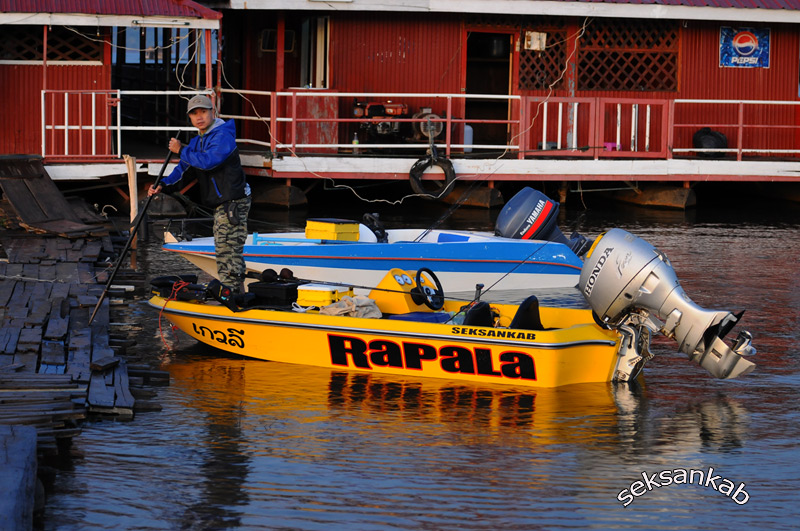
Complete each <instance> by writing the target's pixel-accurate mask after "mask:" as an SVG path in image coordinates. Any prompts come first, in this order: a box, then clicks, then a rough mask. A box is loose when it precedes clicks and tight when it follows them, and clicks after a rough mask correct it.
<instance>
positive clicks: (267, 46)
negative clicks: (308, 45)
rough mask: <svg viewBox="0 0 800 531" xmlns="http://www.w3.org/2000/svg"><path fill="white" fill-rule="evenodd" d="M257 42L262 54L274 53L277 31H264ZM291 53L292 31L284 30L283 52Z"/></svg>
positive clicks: (292, 45)
mask: <svg viewBox="0 0 800 531" xmlns="http://www.w3.org/2000/svg"><path fill="white" fill-rule="evenodd" d="M258 42H259V48H260V50H261V51H262V52H274V51H275V50H276V49H277V48H278V30H275V29H265V30H264V31H262V32H261V36H260V37H259V39H258ZM293 51H294V31H292V30H286V32H285V33H284V36H283V52H284V53H292V52H293Z"/></svg>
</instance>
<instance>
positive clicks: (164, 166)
mask: <svg viewBox="0 0 800 531" xmlns="http://www.w3.org/2000/svg"><path fill="white" fill-rule="evenodd" d="M179 134H180V132H178V134H176V135H175V138H177V137H178V135H179ZM171 159H172V151H170V152H169V153H168V154H167V158H166V159H165V160H164V164H162V165H161V171H159V172H158V177H157V178H156V182H155V183H153V187H154V188H157V187H158V185H159V184H161V178H162V177H163V176H164V170H166V169H167V165H168V164H169V161H170V160H171ZM152 199H153V196H152V195H148V196H147V200H146V201H145V202H144V206H143V207H142V210H141V212H139V215H138V216H136V221H135V223H134V224H133V227H132V228H131V235H130V236H129V237H128V241H127V242H125V247H123V248H122V251H121V252H120V255H119V258H117V263H116V264H114V270H113V271H112V272H111V275H109V277H108V281H107V282H106V287H105V289H103V293H101V294H100V298H99V299H97V304H96V305H95V307H94V311H93V312H92V316H91V317H89V324H92V321H94V316H95V315H97V310H99V309H100V305H101V304H102V303H103V300H104V299H105V298H106V294H107V293H108V288H109V287H111V283H112V282H113V281H114V277H115V276H117V271H119V267H120V266H121V265H122V260H123V259H124V258H125V255H126V254H127V253H128V250H129V249H130V248H131V242H133V239H134V238H135V237H136V231H137V230H139V225H141V224H142V220H143V219H144V215H145V214H146V213H147V208H148V207H149V206H150V201H152Z"/></svg>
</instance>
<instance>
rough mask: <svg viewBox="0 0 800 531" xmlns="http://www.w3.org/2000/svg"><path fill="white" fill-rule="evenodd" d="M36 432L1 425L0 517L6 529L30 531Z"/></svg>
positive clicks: (26, 427)
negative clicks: (0, 494)
mask: <svg viewBox="0 0 800 531" xmlns="http://www.w3.org/2000/svg"><path fill="white" fill-rule="evenodd" d="M36 438H37V435H36V428H33V427H31V426H5V425H0V448H3V451H2V452H0V470H2V471H3V473H2V474H0V492H2V493H3V495H2V496H0V515H2V519H3V527H4V528H7V529H33V507H34V497H35V492H36Z"/></svg>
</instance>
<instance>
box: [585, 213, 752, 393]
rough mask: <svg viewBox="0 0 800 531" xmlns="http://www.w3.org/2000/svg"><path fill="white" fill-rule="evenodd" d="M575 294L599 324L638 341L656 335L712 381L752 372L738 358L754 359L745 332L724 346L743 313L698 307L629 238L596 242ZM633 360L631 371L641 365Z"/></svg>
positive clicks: (664, 267) (643, 246)
mask: <svg viewBox="0 0 800 531" xmlns="http://www.w3.org/2000/svg"><path fill="white" fill-rule="evenodd" d="M578 288H579V289H580V290H581V292H582V293H583V295H584V297H586V300H587V301H588V303H589V305H590V306H591V307H592V310H594V312H595V314H596V315H597V316H598V317H599V318H600V320H601V321H603V322H604V323H606V324H608V325H610V326H612V327H614V328H616V329H618V330H620V331H623V332H625V331H627V332H628V333H634V332H635V334H634V335H637V337H638V333H641V332H644V330H643V329H644V328H646V329H648V330H649V331H652V332H653V333H657V332H660V333H662V334H664V335H665V336H667V337H670V338H672V339H674V340H675V341H677V342H678V345H679V349H680V351H681V352H683V353H685V354H686V355H688V356H689V359H691V360H692V361H694V362H695V363H697V364H699V365H700V366H701V367H703V368H704V369H705V370H707V371H708V372H709V373H711V374H712V375H713V376H715V377H717V378H736V377H737V376H743V375H745V374H747V373H749V372H750V371H752V370H753V369H754V368H755V364H753V363H751V362H750V361H748V360H746V359H744V358H743V357H742V356H744V355H750V354H755V348H754V347H753V346H752V345H751V344H750V342H751V339H752V336H751V335H750V333H749V332H746V331H742V332H740V333H739V337H738V338H737V339H736V341H735V343H734V344H733V346H729V345H728V344H727V343H725V342H724V341H723V338H724V337H725V335H726V334H727V333H728V332H730V330H731V329H732V328H733V327H734V326H735V325H736V323H737V322H738V321H739V319H740V318H741V316H742V313H743V312H742V313H738V314H733V313H731V312H726V311H714V310H706V309H704V308H701V307H700V306H698V305H697V304H696V303H694V302H693V301H692V300H691V299H690V298H689V296H688V295H687V294H686V292H685V291H684V290H683V288H682V287H681V285H680V283H679V282H678V278H677V276H676V275H675V271H674V270H673V269H672V265H671V264H670V262H669V260H668V259H667V257H666V256H665V255H664V254H663V253H662V252H660V251H659V250H658V249H656V248H655V247H653V246H652V245H650V244H649V243H647V242H646V241H644V240H642V239H641V238H638V237H636V236H634V235H633V234H630V233H629V232H626V231H624V230H622V229H611V230H610V231H608V232H606V233H605V234H602V235H601V236H600V237H599V238H598V239H597V241H596V242H595V244H594V246H593V247H592V249H591V250H590V251H589V253H588V254H587V255H586V258H585V262H584V265H583V268H582V269H581V276H580V280H579V281H578ZM662 321H663V322H662ZM632 360H633V361H632V364H631V365H632V368H633V365H636V364H638V363H639V361H640V360H639V359H633V358H632ZM645 361H646V360H645ZM634 370H637V371H638V370H641V367H638V368H634ZM623 372H624V371H623ZM621 379H625V378H624V377H623V378H621Z"/></svg>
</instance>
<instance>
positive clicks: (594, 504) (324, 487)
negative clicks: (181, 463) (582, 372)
mask: <svg viewBox="0 0 800 531" xmlns="http://www.w3.org/2000/svg"><path fill="white" fill-rule="evenodd" d="M196 351H202V352H204V353H205V354H207V355H211V356H213V357H204V356H191V355H190V356H187V355H186V354H185V353H183V354H180V355H178V356H176V357H175V359H174V361H173V362H172V363H170V364H169V365H168V366H167V368H168V369H169V371H170V373H171V374H172V376H173V383H172V388H171V390H172V392H174V393H177V394H178V395H180V396H181V398H180V400H181V402H183V403H184V404H183V405H184V407H187V408H188V409H190V410H191V409H193V410H194V412H195V413H201V416H203V417H204V418H205V420H204V424H205V428H204V429H205V432H206V433H205V436H204V437H202V439H204V440H205V442H203V443H202V446H203V449H202V450H201V451H202V453H203V455H204V460H205V464H204V465H203V466H201V467H199V469H200V470H202V473H203V476H204V478H203V480H202V482H201V483H200V484H201V485H202V486H203V496H202V499H200V500H197V501H196V503H195V504H193V506H192V508H191V513H192V514H191V515H186V517H187V518H192V519H198V518H200V519H202V521H203V522H204V523H205V524H209V523H213V524H215V525H223V526H231V525H232V523H236V525H243V526H245V527H246V526H247V525H253V524H255V523H256V522H263V521H265V520H264V519H266V518H268V519H269V521H270V523H271V525H273V526H277V527H280V526H285V527H291V528H309V526H312V524H314V525H318V524H319V523H320V522H322V523H327V524H330V525H333V524H336V523H337V522H338V523H339V524H341V523H343V522H347V523H348V524H349V525H355V526H356V527H358V526H359V525H360V526H365V525H369V526H370V528H372V529H381V528H387V527H392V526H396V525H399V526H400V527H404V528H413V527H416V526H418V525H421V524H422V523H423V520H424V521H426V522H432V523H433V525H434V526H435V527H437V528H444V527H447V528H455V527H456V526H458V525H465V524H469V522H470V518H469V514H470V512H469V511H466V509H467V508H468V507H469V508H471V509H470V510H471V511H480V512H481V524H482V526H484V528H486V529H489V528H492V527H493V526H501V525H502V524H503V522H509V521H510V522H513V524H514V525H515V526H517V527H520V526H521V527H523V528H528V527H526V526H529V525H533V524H534V522H536V521H540V520H541V518H542V517H543V516H544V513H543V511H545V512H546V511H547V510H548V507H549V508H550V509H551V510H553V511H554V512H551V513H549V514H547V515H546V518H545V520H544V522H545V523H549V524H550V525H554V526H559V525H566V524H567V523H569V522H573V523H574V522H575V521H576V519H578V520H580V519H581V518H585V517H586V514H585V513H583V512H584V511H592V513H593V514H594V516H593V518H594V520H595V521H596V522H603V521H605V520H607V522H606V523H607V524H608V525H611V524H612V523H613V519H614V518H617V517H618V514H616V512H615V510H616V509H617V508H618V507H617V505H618V504H617V503H616V495H617V493H618V492H619V491H620V490H621V489H622V488H624V487H625V486H626V485H625V483H626V482H627V484H630V482H631V481H632V480H635V479H636V475H637V471H636V470H635V469H632V468H631V464H630V459H631V457H632V456H634V455H636V454H638V453H640V452H642V451H643V449H647V448H649V449H651V450H654V455H653V456H652V463H663V464H662V465H653V466H663V467H664V469H667V468H673V467H675V466H676V465H675V463H676V462H679V463H681V464H682V466H693V463H694V462H695V461H699V459H698V458H699V456H700V455H701V454H700V453H701V452H702V451H704V450H708V449H713V450H716V451H722V452H727V451H729V450H732V449H735V448H737V447H739V446H740V445H741V441H742V440H746V439H747V438H748V437H749V435H748V426H749V424H748V419H749V415H748V413H747V411H746V409H745V408H744V407H743V406H742V405H741V404H739V403H738V402H737V401H735V400H732V399H729V398H727V397H725V396H724V395H715V396H713V397H711V398H707V399H703V400H700V401H697V395H695V396H694V399H690V400H689V401H688V402H685V403H683V404H682V405H681V406H680V409H669V408H666V409H665V408H664V407H662V406H661V405H659V403H658V400H657V399H656V398H655V397H652V396H651V393H650V391H648V390H647V389H646V388H644V387H643V386H641V385H639V384H636V383H634V384H608V383H597V384H579V385H570V386H564V387H559V388H545V389H522V388H519V389H517V388H514V387H509V386H494V387H493V386H487V385H473V384H470V383H464V382H456V381H447V380H439V379H405V378H402V377H397V376H393V375H383V374H369V373H359V372H343V371H337V370H331V369H323V368H316V367H298V366H293V365H289V364H281V363H270V362H263V361H257V360H248V359H239V358H230V357H225V355H224V354H222V353H220V352H217V351H214V350H209V349H208V347H199V350H196ZM675 403H676V402H671V404H675ZM189 416H195V415H194V414H190V415H189ZM197 428H201V427H200V426H198V427H197ZM201 431H202V429H201ZM644 451H647V450H644ZM698 466H699V464H698ZM654 471H655V469H654V470H653V472H654ZM628 476H630V477H628ZM578 487H580V488H579V489H578ZM586 487H591V488H586ZM576 489H578V490H576ZM520 492H525V495H526V497H537V498H538V502H537V504H533V503H531V504H528V503H522V504H521V505H519V504H518V503H517V502H515V503H517V505H516V507H517V508H516V509H514V510H512V509H511V508H510V507H509V506H508V504H507V503H506V504H505V505H503V504H501V503H500V502H501V501H502V500H509V499H512V498H516V497H518V496H519V493H520ZM569 492H572V493H573V494H569V495H568V494H567V493H569ZM577 492H580V495H578V494H577ZM656 494H657V495H656ZM685 495H686V492H685V490H681V489H673V490H670V489H661V490H660V492H658V493H653V495H652V496H651V497H650V498H649V499H648V501H647V506H648V508H649V510H652V509H653V506H654V505H655V506H657V507H661V508H662V509H663V510H664V511H667V509H668V510H669V512H665V513H664V515H663V518H664V520H663V521H664V522H666V521H667V519H668V518H669V519H674V518H681V517H682V515H683V517H685V518H687V519H688V518H691V513H692V511H693V509H692V507H696V505H693V503H692V502H688V503H687V502H686V500H684V499H683V498H684V497H685ZM695 501H696V502H698V503H699V502H700V499H698V500H695ZM679 502H680V503H679ZM498 504H499V505H498ZM681 504H682V505H681ZM566 505H571V508H567V507H566ZM677 505H681V507H682V508H679V509H675V506H677ZM221 509H224V511H220V510H221ZM465 511H466V512H465ZM421 514H424V515H425V518H424V519H422V517H421V516H419V515H421ZM581 514H583V516H581ZM652 514H655V513H652ZM652 514H651V516H650V517H649V518H650V519H649V520H648V521H649V522H651V523H652V522H660V521H661V520H660V518H661V517H658V516H657V515H656V516H652ZM654 518H655V519H654ZM398 522H399V523H398ZM312 527H313V526H312ZM494 528H499V527H494Z"/></svg>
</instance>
